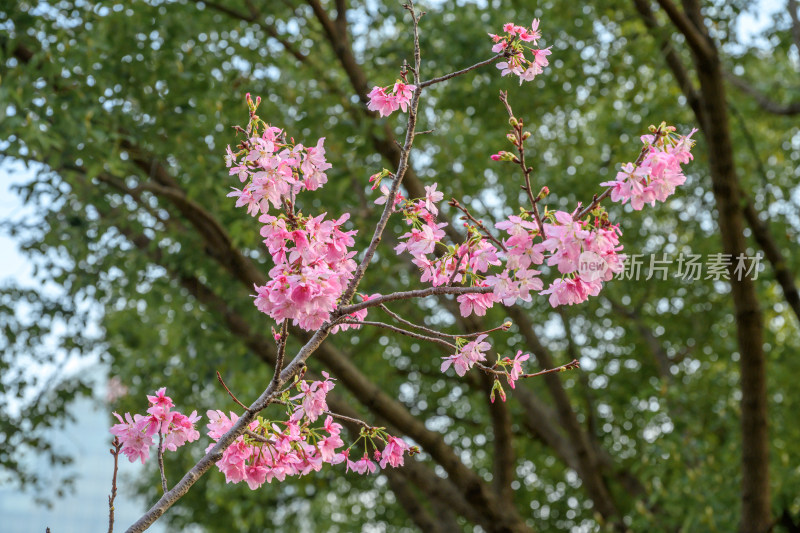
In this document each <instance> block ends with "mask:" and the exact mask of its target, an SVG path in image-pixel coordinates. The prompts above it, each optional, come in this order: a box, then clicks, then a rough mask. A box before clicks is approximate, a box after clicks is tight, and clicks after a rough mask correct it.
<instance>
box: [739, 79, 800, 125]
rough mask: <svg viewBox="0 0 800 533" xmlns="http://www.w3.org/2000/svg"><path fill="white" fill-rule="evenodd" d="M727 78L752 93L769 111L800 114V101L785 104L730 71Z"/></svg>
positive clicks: (777, 113) (762, 107) (776, 113)
mask: <svg viewBox="0 0 800 533" xmlns="http://www.w3.org/2000/svg"><path fill="white" fill-rule="evenodd" d="M725 79H726V80H728V81H729V82H730V83H731V85H733V86H734V87H736V88H737V89H739V90H740V91H742V92H743V93H745V94H748V95H750V96H751V97H752V98H753V100H755V101H756V103H757V104H758V105H759V107H760V108H761V109H763V110H764V111H767V112H768V113H772V114H775V115H784V116H792V115H797V114H800V102H792V103H789V104H785V105H784V104H779V103H777V102H774V101H772V100H771V99H770V98H769V97H768V96H767V95H766V94H764V93H762V92H761V91H759V90H758V89H756V88H755V87H753V86H752V85H750V84H749V83H748V82H747V81H746V80H744V79H743V78H740V77H739V76H736V75H734V74H731V73H730V72H725Z"/></svg>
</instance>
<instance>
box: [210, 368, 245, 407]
mask: <svg viewBox="0 0 800 533" xmlns="http://www.w3.org/2000/svg"><path fill="white" fill-rule="evenodd" d="M217 380H218V381H219V382H220V384H221V385H222V387H223V388H224V389H225V392H227V393H228V396H230V397H231V398H232V399H233V401H234V402H236V405H238V406H239V407H241V408H243V409H248V407H247V406H246V405H245V404H243V403H242V402H240V401H239V399H238V398H237V397H236V396H234V395H233V393H232V392H231V390H230V389H229V388H228V386H227V385H225V382H224V381H222V375H221V374H220V373H219V371H217Z"/></svg>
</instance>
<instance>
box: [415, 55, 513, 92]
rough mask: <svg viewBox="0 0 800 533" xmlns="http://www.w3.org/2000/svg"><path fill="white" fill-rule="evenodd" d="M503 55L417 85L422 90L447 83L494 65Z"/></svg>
mask: <svg viewBox="0 0 800 533" xmlns="http://www.w3.org/2000/svg"><path fill="white" fill-rule="evenodd" d="M504 55H505V52H500V53H499V54H497V55H496V56H494V57H490V58H489V59H485V60H483V61H481V62H480V63H475V64H474V65H472V66H471V67H467V68H465V69H461V70H458V71H456V72H451V73H450V74H445V75H444V76H439V77H438V78H433V79H430V80H426V81H423V82H422V83H420V84H419V86H420V87H422V88H423V89H424V88H425V87H430V86H431V85H434V84H436V83H441V82H443V81H447V80H449V79H452V78H455V77H456V76H461V75H462V74H466V73H467V72H470V71H472V70H475V69H476V68H480V67H482V66H484V65H489V64H491V63H494V62H495V61H496V60H497V59H500V58H501V57H503V56H504Z"/></svg>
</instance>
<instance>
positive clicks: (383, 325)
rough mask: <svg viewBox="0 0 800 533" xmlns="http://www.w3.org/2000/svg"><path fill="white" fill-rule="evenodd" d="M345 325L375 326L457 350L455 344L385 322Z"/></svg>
mask: <svg viewBox="0 0 800 533" xmlns="http://www.w3.org/2000/svg"><path fill="white" fill-rule="evenodd" d="M342 323H343V324H353V325H357V326H374V327H376V328H383V329H388V330H389V331H394V332H395V333H399V334H400V335H405V336H406V337H411V338H413V339H419V340H422V341H428V342H434V343H436V344H441V345H442V346H446V347H447V348H451V349H453V350H457V349H458V348H456V346H455V345H454V344H451V343H449V342H447V341H445V340H442V339H437V338H436V337H429V336H428V335H423V334H421V333H414V332H413V331H408V330H406V329H403V328H398V327H397V326H392V325H391V324H386V323H385V322H375V321H371V320H344V321H342Z"/></svg>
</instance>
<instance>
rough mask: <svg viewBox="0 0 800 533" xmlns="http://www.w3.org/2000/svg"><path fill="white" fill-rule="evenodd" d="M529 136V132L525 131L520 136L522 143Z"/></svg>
mask: <svg viewBox="0 0 800 533" xmlns="http://www.w3.org/2000/svg"><path fill="white" fill-rule="evenodd" d="M530 136H531V132H529V131H526V132H525V133H523V134H522V140H523V141H524V140H525V139H527V138H529V137H530Z"/></svg>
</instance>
